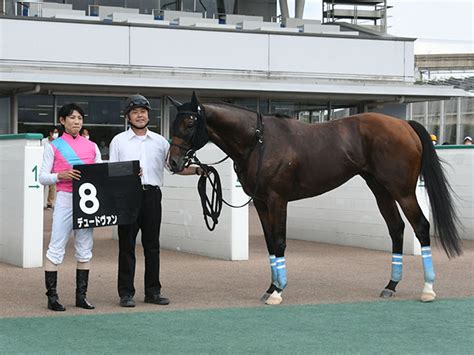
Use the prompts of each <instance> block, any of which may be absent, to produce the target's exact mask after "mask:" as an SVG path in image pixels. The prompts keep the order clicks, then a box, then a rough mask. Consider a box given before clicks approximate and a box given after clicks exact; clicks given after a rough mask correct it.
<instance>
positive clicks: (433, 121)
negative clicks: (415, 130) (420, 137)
mask: <svg viewBox="0 0 474 355" xmlns="http://www.w3.org/2000/svg"><path fill="white" fill-rule="evenodd" d="M440 108H441V101H430V102H428V132H429V133H430V134H434V135H436V137H437V138H438V140H439V139H440V137H439V132H440V127H439V126H440V121H441V118H440ZM438 144H440V143H439V141H438Z"/></svg>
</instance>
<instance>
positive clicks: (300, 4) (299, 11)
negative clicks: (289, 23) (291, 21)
mask: <svg viewBox="0 0 474 355" xmlns="http://www.w3.org/2000/svg"><path fill="white" fill-rule="evenodd" d="M303 13H304V0H295V18H303Z"/></svg>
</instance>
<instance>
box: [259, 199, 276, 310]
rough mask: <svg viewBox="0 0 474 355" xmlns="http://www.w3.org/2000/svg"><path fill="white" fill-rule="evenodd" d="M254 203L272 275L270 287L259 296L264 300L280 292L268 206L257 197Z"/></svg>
mask: <svg viewBox="0 0 474 355" xmlns="http://www.w3.org/2000/svg"><path fill="white" fill-rule="evenodd" d="M254 205H255V209H256V210H257V213H258V217H259V218H260V223H261V224H262V229H263V234H264V236H265V242H266V245H267V250H268V255H269V261H270V270H271V275H272V281H271V283H270V287H269V288H268V289H267V291H266V292H265V293H264V294H263V296H262V297H261V298H260V300H261V301H262V302H266V301H267V300H268V298H269V297H270V296H271V294H272V293H273V292H274V291H278V292H281V289H280V288H278V286H277V268H276V256H275V246H274V241H273V240H272V236H271V225H270V220H269V216H268V208H267V205H266V204H265V203H264V202H262V201H260V200H257V199H254Z"/></svg>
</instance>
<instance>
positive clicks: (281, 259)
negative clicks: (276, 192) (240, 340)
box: [256, 196, 288, 305]
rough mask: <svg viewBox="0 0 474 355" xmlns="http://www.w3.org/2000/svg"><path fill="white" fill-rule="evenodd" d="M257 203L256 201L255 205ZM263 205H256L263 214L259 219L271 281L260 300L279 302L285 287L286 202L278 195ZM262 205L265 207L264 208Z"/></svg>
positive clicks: (271, 302) (268, 302)
mask: <svg viewBox="0 0 474 355" xmlns="http://www.w3.org/2000/svg"><path fill="white" fill-rule="evenodd" d="M258 204H259V203H258V202H257V204H256V207H257V205H258ZM261 204H262V205H263V204H264V205H265V206H259V207H257V211H259V209H260V211H261V212H259V216H261V215H264V216H263V217H264V218H262V217H261V221H262V226H263V228H264V232H265V241H266V243H267V249H268V253H269V254H270V269H271V272H272V283H271V285H270V287H269V288H268V290H267V291H266V293H265V294H264V295H263V296H262V301H264V302H265V303H266V304H272V305H274V304H280V303H281V302H282V300H283V299H282V297H281V294H282V291H283V289H284V288H285V287H286V260H285V248H286V213H287V205H288V202H287V201H286V200H284V199H282V198H281V197H279V196H275V197H273V198H271V199H268V200H267V201H266V203H261ZM262 207H266V214H265V213H264V212H265V209H264V208H262Z"/></svg>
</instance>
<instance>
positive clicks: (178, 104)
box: [167, 96, 183, 108]
mask: <svg viewBox="0 0 474 355" xmlns="http://www.w3.org/2000/svg"><path fill="white" fill-rule="evenodd" d="M167 98H168V100H170V101H171V103H172V104H173V105H174V106H175V107H176V108H179V107H180V106H182V105H183V104H182V103H181V102H179V101H178V100H175V99H173V98H172V97H171V96H167Z"/></svg>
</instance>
